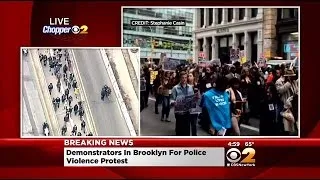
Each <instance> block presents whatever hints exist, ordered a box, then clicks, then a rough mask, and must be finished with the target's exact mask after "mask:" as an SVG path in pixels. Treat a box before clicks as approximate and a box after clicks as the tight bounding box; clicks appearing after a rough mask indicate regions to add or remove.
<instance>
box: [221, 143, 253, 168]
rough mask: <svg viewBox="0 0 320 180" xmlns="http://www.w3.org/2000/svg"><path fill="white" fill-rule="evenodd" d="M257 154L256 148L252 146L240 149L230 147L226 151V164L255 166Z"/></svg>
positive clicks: (229, 165) (230, 165)
mask: <svg viewBox="0 0 320 180" xmlns="http://www.w3.org/2000/svg"><path fill="white" fill-rule="evenodd" d="M255 154H256V150H255V149H254V148H252V147H245V148H244V149H243V150H239V149H238V148H230V149H229V150H228V151H227V153H226V160H227V163H226V165H227V166H228V167H236V166H244V167H255V166H256V164H255V163H256V159H255Z"/></svg>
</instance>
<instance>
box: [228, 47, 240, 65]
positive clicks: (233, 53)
mask: <svg viewBox="0 0 320 180" xmlns="http://www.w3.org/2000/svg"><path fill="white" fill-rule="evenodd" d="M230 60H231V61H232V63H234V62H236V61H239V60H240V49H239V48H236V49H233V48H232V49H230Z"/></svg>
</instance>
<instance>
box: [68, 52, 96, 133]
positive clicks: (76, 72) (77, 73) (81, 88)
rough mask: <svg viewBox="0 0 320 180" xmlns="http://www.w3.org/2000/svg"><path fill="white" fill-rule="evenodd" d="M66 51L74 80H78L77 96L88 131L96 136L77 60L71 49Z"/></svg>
mask: <svg viewBox="0 0 320 180" xmlns="http://www.w3.org/2000/svg"><path fill="white" fill-rule="evenodd" d="M68 53H69V57H70V60H71V66H72V68H73V72H74V77H75V78H76V81H77V82H78V87H79V91H80V93H79V98H80V101H82V102H83V103H82V104H83V108H84V111H85V113H84V115H85V118H86V120H87V125H88V128H89V132H92V134H93V135H94V136H98V132H97V129H96V126H95V123H94V122H95V121H94V119H93V116H92V112H91V109H90V105H89V101H88V98H87V95H86V90H85V88H84V86H83V82H82V79H81V76H80V71H79V68H78V65H77V60H76V57H75V55H74V52H73V50H68Z"/></svg>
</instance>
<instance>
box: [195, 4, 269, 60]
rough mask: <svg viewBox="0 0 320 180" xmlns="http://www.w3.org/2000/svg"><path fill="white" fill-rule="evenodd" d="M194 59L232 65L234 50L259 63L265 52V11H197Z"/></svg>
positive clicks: (219, 9) (239, 9)
mask: <svg viewBox="0 0 320 180" xmlns="http://www.w3.org/2000/svg"><path fill="white" fill-rule="evenodd" d="M195 18H196V21H195V22H197V23H196V24H195V31H194V42H195V43H194V57H193V59H194V60H195V62H197V60H198V58H199V53H201V54H203V56H204V59H206V60H212V59H220V61H221V62H222V63H230V49H239V50H241V51H243V52H244V56H246V59H247V61H257V59H259V56H260V55H261V54H262V52H263V35H262V32H263V9H262V8H200V9H197V10H196V13H195Z"/></svg>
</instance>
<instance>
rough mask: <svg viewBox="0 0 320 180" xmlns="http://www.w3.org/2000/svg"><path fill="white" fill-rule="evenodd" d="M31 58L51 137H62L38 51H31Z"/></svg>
mask: <svg viewBox="0 0 320 180" xmlns="http://www.w3.org/2000/svg"><path fill="white" fill-rule="evenodd" d="M29 53H30V56H31V64H32V68H33V70H34V72H35V76H36V79H37V81H36V84H37V89H38V92H39V93H40V94H39V97H40V102H41V104H42V107H43V110H44V114H45V116H46V120H45V121H46V122H47V123H48V124H49V129H50V132H52V134H51V135H53V136H60V133H59V132H60V128H59V123H58V119H57V116H56V114H55V111H54V107H53V104H52V99H51V96H50V92H49V90H48V84H47V81H46V78H45V76H44V71H43V69H42V66H41V63H40V59H39V53H38V50H36V49H31V50H29Z"/></svg>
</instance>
